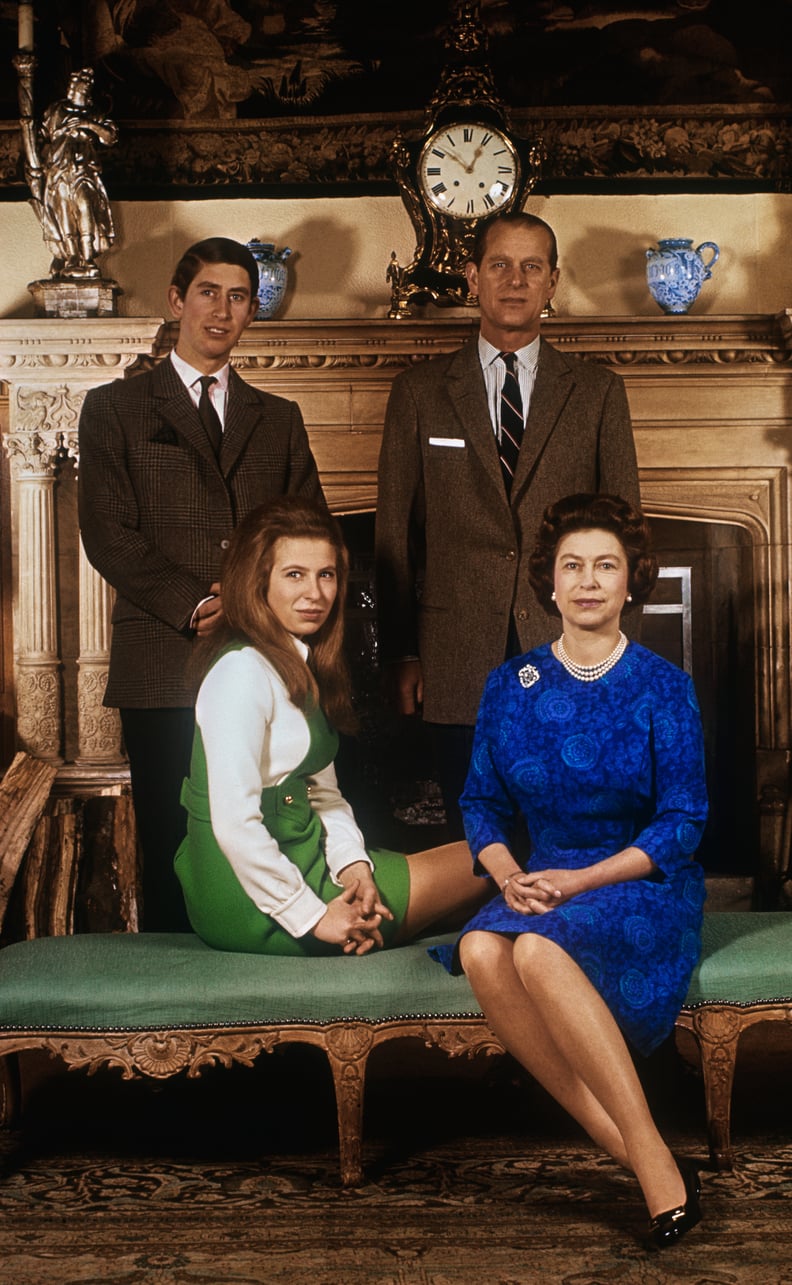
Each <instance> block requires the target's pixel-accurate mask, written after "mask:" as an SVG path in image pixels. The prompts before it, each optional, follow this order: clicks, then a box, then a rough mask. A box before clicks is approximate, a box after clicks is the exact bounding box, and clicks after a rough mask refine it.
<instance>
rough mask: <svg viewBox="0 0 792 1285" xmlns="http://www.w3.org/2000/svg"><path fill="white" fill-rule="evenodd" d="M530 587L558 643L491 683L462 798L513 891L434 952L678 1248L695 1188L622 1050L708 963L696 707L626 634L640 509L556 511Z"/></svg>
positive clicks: (656, 1040)
mask: <svg viewBox="0 0 792 1285" xmlns="http://www.w3.org/2000/svg"><path fill="white" fill-rule="evenodd" d="M530 575H531V583H532V585H533V588H534V590H535V592H536V594H537V596H538V598H539V601H540V602H541V603H542V605H543V606H544V607H545V609H546V610H547V611H548V612H550V613H553V612H557V613H558V614H560V617H561V625H562V630H563V632H562V633H561V636H560V638H558V640H557V641H556V642H554V643H552V644H547V645H545V646H542V647H538V648H537V649H536V650H535V651H532V652H529V653H528V654H527V655H525V656H522V657H519V658H517V659H514V660H510V661H507V662H506V663H505V664H504V665H501V666H500V668H498V669H496V670H495V671H494V672H493V673H492V674H491V675H490V676H489V679H488V681H487V685H486V688H485V691H484V695H483V699H482V702H481V707H480V711H479V717H478V722H477V726H476V736H475V743H474V749H473V756H472V761H471V767H470V772H469V775H468V778H467V783H466V785H465V790H464V793H463V795H462V799H461V806H462V811H463V815H464V818H465V830H466V834H467V838H468V842H469V844H470V848H471V851H472V853H473V857H474V862H475V866H476V869H477V870H478V873H480V874H485V875H488V876H489V877H490V878H491V879H492V880H494V881H495V883H496V884H497V886H498V888H499V889H500V892H499V893H498V894H497V895H496V896H495V897H494V898H493V899H492V900H490V901H489V902H487V903H486V904H485V906H484V907H483V908H482V909H481V910H479V912H478V913H477V914H476V916H475V917H474V918H473V919H472V920H471V921H470V922H469V923H468V924H467V925H466V927H465V929H464V930H463V935H462V936H461V938H460V939H459V941H458V943H457V945H456V947H455V948H454V949H453V951H452V949H451V948H448V949H447V953H446V954H445V956H443V953H442V951H440V952H435V953H436V954H437V955H438V958H440V959H441V962H443V963H445V964H446V966H447V967H449V968H450V969H451V970H452V971H460V968H461V969H463V970H464V972H465V973H466V974H467V976H468V978H469V980H470V983H471V985H472V987H473V990H474V992H475V994H476V997H477V999H478V1001H479V1003H480V1004H481V1007H482V1009H483V1011H484V1013H485V1014H486V1017H487V1020H488V1022H489V1023H490V1025H491V1027H492V1029H493V1030H494V1031H495V1032H496V1034H497V1035H498V1036H499V1038H500V1039H501V1040H502V1042H503V1044H504V1046H505V1047H506V1048H507V1049H508V1050H509V1051H510V1052H511V1053H512V1054H513V1055H514V1056H515V1057H516V1058H517V1059H518V1060H519V1061H520V1062H521V1063H522V1064H523V1066H525V1067H526V1068H527V1070H528V1071H529V1072H530V1073H531V1074H532V1075H533V1076H534V1077H535V1078H536V1079H537V1080H539V1082H540V1083H541V1084H542V1085H544V1087H545V1088H546V1089H547V1090H548V1091H549V1092H550V1093H551V1094H552V1095H553V1097H554V1098H556V1100H557V1101H558V1102H559V1103H560V1104H561V1105H562V1106H563V1107H564V1108H565V1109H566V1110H567V1111H569V1112H570V1114H571V1115H572V1116H574V1117H575V1119H576V1120H578V1121H579V1123H580V1124H581V1125H583V1127H584V1128H585V1129H586V1130H587V1131H588V1133H589V1134H590V1135H591V1137H592V1138H593V1139H594V1140H595V1141H596V1142H598V1143H599V1144H600V1145H601V1146H602V1147H604V1149H605V1150H606V1151H607V1152H608V1153H609V1154H610V1155H611V1156H612V1157H613V1158H614V1159H615V1160H616V1161H618V1163H620V1164H621V1165H623V1166H625V1167H627V1168H629V1169H631V1170H632V1171H633V1172H634V1174H635V1176H636V1178H637V1179H638V1182H639V1183H640V1186H641V1188H642V1191H643V1194H644V1198H645V1200H646V1203H647V1206H648V1210H649V1215H650V1229H649V1234H650V1239H651V1241H652V1242H653V1243H654V1244H655V1245H657V1246H664V1245H668V1244H671V1243H673V1242H674V1241H676V1240H678V1239H679V1237H680V1236H682V1235H684V1233H685V1232H686V1231H687V1230H689V1228H690V1227H692V1226H694V1225H695V1223H696V1222H698V1220H699V1217H700V1213H699V1204H698V1196H699V1182H698V1176H697V1174H696V1173H695V1171H694V1170H693V1169H692V1168H691V1167H690V1166H689V1165H686V1164H685V1163H684V1162H682V1165H681V1171H680V1166H679V1165H678V1164H677V1162H676V1161H675V1159H674V1157H673V1156H672V1154H671V1152H670V1151H669V1149H668V1147H667V1146H666V1145H665V1143H664V1142H663V1140H662V1138H661V1137H660V1135H659V1133H658V1131H657V1128H656V1126H655V1124H654V1122H653V1120H652V1117H651V1114H650V1112H649V1108H648V1105H647V1102H646V1099H645V1097H644V1093H643V1090H642V1087H641V1084H640V1081H639V1078H638V1076H637V1074H636V1071H635V1067H634V1064H633V1060H632V1057H631V1054H630V1051H629V1048H628V1043H629V1044H630V1045H632V1046H633V1047H634V1048H636V1049H637V1050H638V1051H639V1052H641V1053H643V1054H647V1053H649V1052H651V1051H652V1049H654V1048H656V1047H657V1045H659V1044H660V1043H661V1041H662V1040H663V1039H664V1038H666V1036H668V1035H669V1034H670V1032H671V1031H672V1029H673V1025H674V1020H675V1018H676V1015H677V1013H678V1012H679V1009H680V1008H681V1006H682V1004H683V1003H684V999H685V995H686V992H687V987H688V983H689V980H690V975H691V972H692V970H693V967H694V966H695V964H696V961H697V959H698V955H699V951H700V929H701V916H702V908H703V903H704V897H705V890H704V875H703V870H702V868H701V866H700V865H699V864H698V862H696V861H695V859H694V853H695V851H696V848H697V846H698V844H699V841H700V838H701V834H702V831H703V828H704V823H705V820H706V816H707V797H706V786H705V778H704V755H703V742H702V732H701V722H700V717H699V711H698V705H697V702H696V697H695V693H694V690H693V685H692V683H691V680H690V678H689V677H688V676H687V675H686V674H685V673H683V672H682V671H681V670H679V669H677V668H676V667H675V666H674V665H671V664H669V663H668V662H667V661H665V660H663V659H662V658H661V657H659V656H657V655H655V654H654V653H652V652H650V651H648V650H647V649H645V648H643V647H641V646H640V645H639V644H638V643H635V642H629V641H628V640H627V638H626V636H625V635H624V634H623V633H622V631H621V628H620V618H621V614H622V610H623V609H630V608H632V609H633V610H634V609H636V608H638V607H640V606H641V605H642V604H643V602H644V601H645V600H646V598H647V597H648V596H649V594H650V592H651V590H652V588H653V586H654V584H655V581H656V578H657V564H656V560H655V558H654V555H653V553H652V552H651V549H650V544H649V532H648V528H647V525H646V523H645V520H644V518H643V516H642V514H641V513H639V512H638V511H637V510H635V509H633V508H632V507H631V506H630V505H629V504H627V503H626V501H624V500H621V499H619V498H618V497H614V496H608V495H575V496H569V497H567V498H566V499H564V500H562V501H560V502H559V503H558V504H556V505H553V506H551V507H550V508H549V509H547V510H546V512H545V515H544V520H543V524H542V526H541V527H540V530H539V533H538V537H537V544H536V547H535V549H534V552H533V554H532V557H531V564H530ZM523 823H524V826H525V827H527V838H526V837H525V835H524V832H523V840H522V842H521V840H520V828H521V824H523Z"/></svg>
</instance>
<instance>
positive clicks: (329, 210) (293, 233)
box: [0, 193, 792, 320]
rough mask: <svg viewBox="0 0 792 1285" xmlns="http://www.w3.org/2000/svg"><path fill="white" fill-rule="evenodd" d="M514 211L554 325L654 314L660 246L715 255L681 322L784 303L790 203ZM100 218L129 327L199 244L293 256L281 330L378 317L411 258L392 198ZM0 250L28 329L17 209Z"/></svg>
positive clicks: (7, 216) (136, 207)
mask: <svg viewBox="0 0 792 1285" xmlns="http://www.w3.org/2000/svg"><path fill="white" fill-rule="evenodd" d="M525 208H526V209H527V210H529V211H530V212H532V213H536V214H539V215H541V216H542V217H543V218H546V219H547V220H548V221H549V222H550V223H551V224H552V225H553V227H554V228H555V230H556V234H557V236H558V240H559V247H560V261H561V268H562V276H561V284H560V286H559V292H558V295H557V296H556V302H555V306H556V311H557V312H558V314H559V315H560V316H563V315H568V316H597V315H601V316H621V315H639V316H640V315H647V316H652V315H655V314H657V315H659V309H658V308H657V305H656V304H655V303H654V302H653V300H652V299H651V297H650V295H649V293H648V291H647V288H646V279H645V265H646V258H645V251H646V249H647V248H648V247H649V246H652V245H654V244H656V242H657V239H658V237H663V236H687V237H692V238H693V243H694V245H698V244H699V243H700V242H701V241H716V242H717V243H718V245H719V246H720V247H721V258H720V262H719V263H718V264H717V266H716V267H715V269H714V273H713V277H712V280H711V281H709V282H706V283H705V284H704V286H703V288H702V291H701V294H700V295H699V298H698V300H697V301H696V303H695V305H694V307H693V310H692V311H694V312H696V313H700V314H711V315H727V314H733V313H774V312H777V311H779V310H780V309H781V308H784V307H788V306H789V305H790V303H791V302H792V254H790V253H789V250H788V242H789V229H790V228H791V227H792V195H790V194H783V195H776V194H772V193H755V194H746V195H722V194H713V195H690V194H687V195H686V194H681V195H658V196H550V197H536V198H529V200H528V202H527V203H526V207H525ZM113 212H114V217H115V221H116V234H117V235H116V244H115V247H114V248H113V250H111V251H110V252H108V253H107V254H106V255H104V256H103V258H102V260H101V261H100V262H101V266H102V268H103V270H104V272H105V273H106V275H108V276H110V277H113V278H115V280H116V281H118V283H119V284H120V285H121V287H122V288H123V290H124V294H123V296H122V298H121V303H120V311H121V315H122V316H128V317H143V316H160V315H167V303H166V299H165V291H166V287H167V283H168V280H169V276H170V270H171V268H172V266H173V264H174V263H175V262H176V260H177V259H178V258H179V255H180V254H181V253H182V251H183V250H184V249H186V248H187V246H188V245H190V244H191V243H192V242H193V241H197V240H199V239H201V238H202V237H205V236H214V235H218V234H219V235H224V236H232V237H235V238H236V239H237V240H240V241H249V240H252V239H253V238H259V239H261V240H264V241H274V242H275V243H276V245H278V246H279V247H281V246H284V245H289V246H291V247H292V250H293V251H294V254H293V255H292V257H291V259H290V260H289V274H290V285H289V291H288V294H287V297H286V300H285V303H284V306H283V307H282V309H281V312H280V313H279V319H282V320H286V319H288V320H303V319H308V318H365V317H383V316H384V315H385V313H386V312H387V308H388V300H389V290H388V286H387V285H386V282H385V271H386V268H387V264H388V260H389V257H390V253H391V250H395V251H396V253H397V255H398V258H399V261H400V262H401V263H402V264H405V263H407V262H409V260H410V258H411V257H412V253H413V248H414V237H413V232H412V225H411V223H410V220H409V218H408V215H407V213H406V211H405V209H404V206H403V205H402V202H401V200H400V199H399V198H398V197H367V196H361V197H334V198H312V199H305V200H291V199H284V200H268V201H265V200H261V201H258V200H248V199H244V200H241V199H240V200H204V201H145V202H143V201H140V202H137V201H127V202H117V203H114V205H113ZM0 245H2V247H3V260H4V270H3V274H2V277H1V278H0V317H6V318H9V317H31V316H33V306H32V299H31V296H30V294H29V293H28V290H27V284H28V282H29V281H33V280H36V279H37V278H40V277H46V276H47V274H48V269H49V256H48V254H47V251H46V247H45V245H44V242H43V239H42V235H41V230H40V228H39V225H38V223H37V221H36V218H35V215H34V214H33V212H32V210H31V209H30V207H29V206H28V205H27V204H26V203H24V202H7V203H4V204H0ZM430 312H431V313H434V312H435V310H434V309H430Z"/></svg>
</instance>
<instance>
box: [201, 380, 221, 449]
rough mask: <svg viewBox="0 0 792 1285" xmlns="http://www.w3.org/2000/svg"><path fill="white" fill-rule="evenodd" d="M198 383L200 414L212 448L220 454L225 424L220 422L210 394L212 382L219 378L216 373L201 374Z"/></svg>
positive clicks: (214, 382)
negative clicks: (199, 387)
mask: <svg viewBox="0 0 792 1285" xmlns="http://www.w3.org/2000/svg"><path fill="white" fill-rule="evenodd" d="M198 383H199V384H200V385H201V397H200V400H199V402H198V414H199V415H200V417H201V423H202V424H203V426H204V428H205V429H206V436H207V437H208V438H209V441H210V442H211V444H212V450H213V451H214V453H215V455H219V454H220V446H221V443H222V441H223V426H222V424H221V423H220V416H219V415H218V413H217V411H216V410H215V408H214V405H213V403H212V399H211V397H210V396H209V389H210V388H211V386H212V384H216V383H217V379H216V378H215V376H214V375H201V378H200V379H199V380H198Z"/></svg>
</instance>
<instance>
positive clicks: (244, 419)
mask: <svg viewBox="0 0 792 1285" xmlns="http://www.w3.org/2000/svg"><path fill="white" fill-rule="evenodd" d="M260 417H261V404H260V402H259V400H258V398H257V397H256V396H255V393H254V392H253V390H252V389H251V388H250V387H249V385H248V384H246V383H245V381H244V379H242V378H241V377H240V376H239V375H238V374H237V373H236V371H235V370H233V369H232V370H230V371H229V375H228V401H227V402H226V417H225V426H224V429H223V444H222V446H221V448H220V468H221V471H222V473H223V476H224V477H228V474H229V473H230V472H231V470H232V468H233V467H234V465H235V464H236V462H237V460H238V459H239V456H240V454H241V453H242V451H243V450H244V448H245V445H246V443H247V440H248V438H249V437H250V434H251V433H252V432H253V429H254V428H255V427H256V424H257V423H258V421H259V419H260Z"/></svg>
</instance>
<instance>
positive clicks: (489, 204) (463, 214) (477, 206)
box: [418, 121, 518, 219]
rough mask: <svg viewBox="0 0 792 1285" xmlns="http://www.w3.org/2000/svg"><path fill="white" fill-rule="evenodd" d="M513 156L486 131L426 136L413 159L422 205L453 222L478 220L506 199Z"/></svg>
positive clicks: (474, 128)
mask: <svg viewBox="0 0 792 1285" xmlns="http://www.w3.org/2000/svg"><path fill="white" fill-rule="evenodd" d="M517 176H518V163H517V153H516V151H515V149H514V147H513V146H512V144H511V143H510V142H509V140H508V139H507V138H506V137H505V136H504V135H503V134H501V133H500V132H499V131H498V130H497V129H494V128H493V126H492V125H481V124H477V123H476V122H475V121H473V122H470V121H469V122H467V123H464V124H459V125H447V126H445V127H444V128H443V129H440V130H438V131H437V133H436V134H432V136H431V138H429V139H427V141H426V143H425V144H424V146H423V148H422V150H421V155H420V156H419V158H418V179H419V182H420V185H421V191H422V193H423V196H424V198H425V199H426V201H428V203H429V204H430V205H431V206H432V207H433V208H434V209H435V210H438V211H439V212H441V213H442V214H446V215H448V217H449V218H453V219H481V218H484V217H485V216H486V215H488V214H494V213H495V211H496V210H500V209H502V208H503V206H504V205H506V204H507V203H508V202H509V200H510V199H511V197H512V194H513V192H514V188H515V185H516V183H517Z"/></svg>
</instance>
